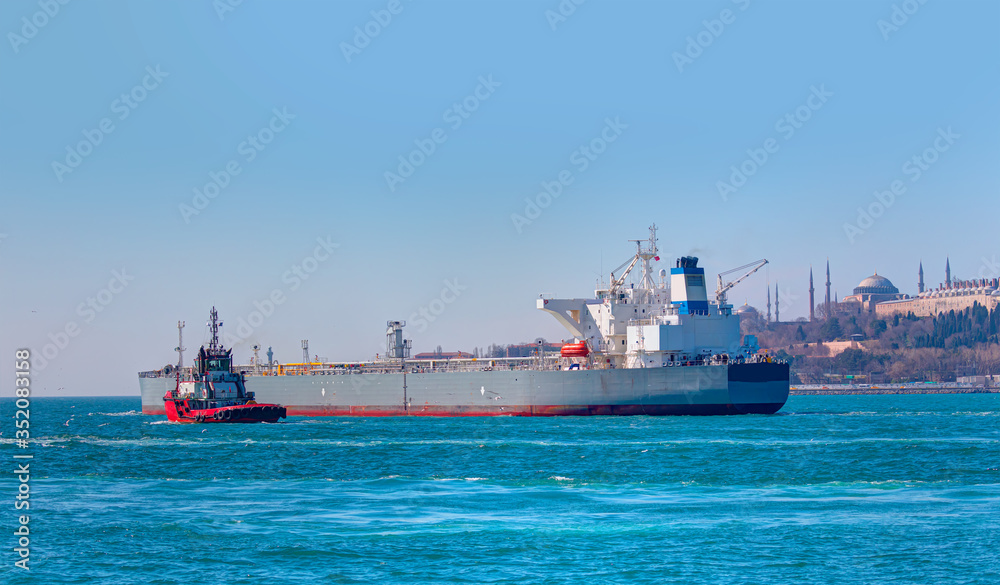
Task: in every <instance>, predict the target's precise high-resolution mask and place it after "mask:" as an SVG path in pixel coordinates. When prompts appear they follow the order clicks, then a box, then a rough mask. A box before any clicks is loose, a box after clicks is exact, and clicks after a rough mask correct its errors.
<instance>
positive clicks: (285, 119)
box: [178, 107, 295, 224]
mask: <svg viewBox="0 0 1000 585" xmlns="http://www.w3.org/2000/svg"><path fill="white" fill-rule="evenodd" d="M271 113H272V114H274V115H273V116H271V120H270V121H269V122H268V123H267V125H265V126H264V127H262V128H261V129H260V130H258V131H257V132H255V133H253V134H248V135H247V137H246V139H245V140H244V141H243V142H240V143H239V144H238V145H237V146H236V154H238V155H240V157H241V158H242V159H243V161H244V162H246V163H250V162H253V161H254V159H256V158H257V155H259V154H260V153H262V152H264V150H265V149H266V148H267V146H268V145H269V144H271V142H273V141H274V139H275V137H276V136H277V135H278V134H281V133H282V132H284V131H285V129H286V128H288V125H289V124H290V123H291V121H292V120H294V119H295V114H289V113H288V108H287V107H284V108H282V109H281V110H279V109H278V108H274V109H272V110H271ZM242 172H243V167H241V166H240V158H234V159H232V160H230V161H229V162H228V163H226V164H225V165H224V166H223V167H222V169H221V170H218V171H209V172H208V182H207V183H205V184H204V185H202V186H201V187H195V188H194V196H193V197H192V198H191V204H190V205H188V204H187V203H181V204H179V205H178V210H179V211H180V214H181V219H183V220H184V223H187V224H189V223H191V218H192V217H195V216H197V215H199V214H201V212H202V211H204V210H205V208H206V207H208V205H209V203H211V202H212V200H213V199H215V198H216V197H218V196H219V195H220V194H221V193H222V191H223V190H224V189H225V188H226V187H228V186H229V184H230V183H232V181H233V178H234V177H235V176H236V175H238V174H240V173H242Z"/></svg>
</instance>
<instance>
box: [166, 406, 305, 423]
mask: <svg viewBox="0 0 1000 585" xmlns="http://www.w3.org/2000/svg"><path fill="white" fill-rule="evenodd" d="M186 402H187V401H174V400H166V401H165V403H164V407H165V410H166V415H167V420H169V421H170V422H178V423H260V422H265V423H276V422H278V420H279V419H282V418H285V417H286V416H287V412H286V410H285V407H284V406H280V405H278V404H243V405H238V406H226V407H222V408H205V409H191V408H188V405H187V404H186Z"/></svg>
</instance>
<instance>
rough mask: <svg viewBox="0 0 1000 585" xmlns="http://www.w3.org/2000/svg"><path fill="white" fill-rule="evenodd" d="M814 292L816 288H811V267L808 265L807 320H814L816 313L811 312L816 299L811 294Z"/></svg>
mask: <svg viewBox="0 0 1000 585" xmlns="http://www.w3.org/2000/svg"><path fill="white" fill-rule="evenodd" d="M815 292H816V289H814V288H813V267H812V266H810V267H809V321H815V320H816V314H815V313H814V312H813V309H814V308H815V307H816V300H815V298H814V297H813V294H814V293H815Z"/></svg>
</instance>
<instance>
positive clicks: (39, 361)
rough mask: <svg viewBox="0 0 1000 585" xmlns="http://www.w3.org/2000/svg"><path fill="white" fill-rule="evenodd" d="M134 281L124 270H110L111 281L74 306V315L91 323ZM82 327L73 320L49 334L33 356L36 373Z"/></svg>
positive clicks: (57, 354)
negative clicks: (47, 340)
mask: <svg viewBox="0 0 1000 585" xmlns="http://www.w3.org/2000/svg"><path fill="white" fill-rule="evenodd" d="M133 280H135V277H134V276H132V275H131V274H129V273H128V272H127V271H126V270H125V269H124V268H122V269H121V270H112V271H111V279H110V280H108V284H107V286H105V287H104V288H102V289H100V290H98V291H97V292H96V293H94V295H93V296H89V297H87V298H86V299H84V300H83V302H81V303H80V304H79V305H77V306H76V314H77V315H79V316H80V317H81V318H82V319H83V325H89V324H90V323H93V322H94V320H95V319H97V316H98V315H99V314H100V313H102V312H104V309H106V308H107V307H108V306H109V305H110V304H111V303H112V302H113V301H114V300H115V298H116V297H117V296H118V295H120V294H121V293H122V292H124V291H125V288H126V287H128V283H129V282H131V281H133ZM83 329H84V327H82V326H81V324H80V323H77V322H76V321H74V320H70V321H67V322H66V325H64V326H63V327H62V329H59V330H58V331H56V332H55V333H49V334H48V338H49V343H46V344H45V345H43V346H42V348H41V350H40V351H38V352H37V353H35V354H34V360H35V362H34V366H35V369H36V370H38V371H42V370H44V369H45V368H46V367H47V366H48V365H49V363H50V362H52V361H54V360H55V359H56V358H58V357H59V354H60V353H62V352H63V351H64V350H65V349H66V348H67V347H69V344H70V340H72V339H73V338H75V337H78V336H79V335H80V333H82V332H83Z"/></svg>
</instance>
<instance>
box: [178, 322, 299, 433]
mask: <svg viewBox="0 0 1000 585" xmlns="http://www.w3.org/2000/svg"><path fill="white" fill-rule="evenodd" d="M209 324H210V325H211V327H212V341H211V342H210V343H209V344H208V347H207V348H206V347H205V346H201V349H200V350H199V351H198V357H197V358H195V367H194V370H193V372H192V376H191V377H192V379H191V380H181V370H180V368H178V370H177V386H176V387H175V388H174V389H173V390H169V391H168V392H167V393H166V394H165V395H164V396H163V402H164V407H165V408H166V411H167V419H168V420H169V421H171V422H180V423H257V422H270V423H273V422H278V419H280V418H284V417H285V416H286V413H285V407H284V406H281V405H280V404H258V403H257V402H256V401H255V400H254V394H253V392H247V389H246V384H245V379H244V376H243V374H242V373H239V372H233V371H232V363H233V355H232V354H233V350H232V349H225V348H223V347H222V344H221V343H219V327H220V326H221V325H222V323H221V322H220V321H219V314H218V313H217V312H216V311H215V307H212V319H211V321H210V322H209Z"/></svg>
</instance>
